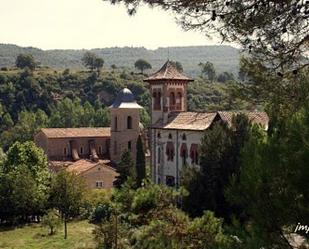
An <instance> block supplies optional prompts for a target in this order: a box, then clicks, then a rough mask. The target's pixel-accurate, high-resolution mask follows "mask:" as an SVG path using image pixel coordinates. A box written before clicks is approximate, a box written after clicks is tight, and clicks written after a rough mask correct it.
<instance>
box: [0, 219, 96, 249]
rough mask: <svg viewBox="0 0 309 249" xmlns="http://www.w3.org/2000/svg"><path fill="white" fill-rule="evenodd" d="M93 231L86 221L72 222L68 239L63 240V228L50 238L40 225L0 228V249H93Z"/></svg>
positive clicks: (45, 229) (69, 226)
mask: <svg viewBox="0 0 309 249" xmlns="http://www.w3.org/2000/svg"><path fill="white" fill-rule="evenodd" d="M93 229H94V225H91V224H89V223H88V222H87V221H72V222H70V223H69V224H68V238H67V239H66V240H65V239H64V238H63V235H64V234H63V226H61V227H59V229H58V230H57V232H56V234H55V235H52V236H50V235H48V232H49V231H48V229H47V228H43V227H42V226H41V225H40V224H31V225H27V226H24V227H22V228H16V229H14V228H12V229H11V230H8V229H6V228H5V229H1V228H0V249H56V248H66V249H94V248H95V247H96V244H95V241H94V240H93V237H94V236H93V234H92V231H93Z"/></svg>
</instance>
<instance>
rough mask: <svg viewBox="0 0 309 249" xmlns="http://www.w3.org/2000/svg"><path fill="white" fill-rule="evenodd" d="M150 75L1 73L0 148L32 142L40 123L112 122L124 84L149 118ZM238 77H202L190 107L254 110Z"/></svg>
mask: <svg viewBox="0 0 309 249" xmlns="http://www.w3.org/2000/svg"><path fill="white" fill-rule="evenodd" d="M145 77H146V75H142V74H139V73H134V72H133V71H130V70H128V69H120V68H118V69H113V70H111V69H109V70H106V69H105V70H102V71H101V72H100V73H98V72H91V71H86V70H83V71H78V72H70V70H68V69H66V70H54V69H42V68H41V69H36V70H34V71H31V70H29V69H24V70H14V69H8V71H1V72H0V124H1V125H0V146H2V147H3V148H4V149H7V148H8V146H9V145H11V144H12V143H13V142H14V141H26V140H32V138H33V135H34V133H35V132H36V131H37V130H38V129H39V128H41V127H86V126H109V112H108V110H107V107H108V106H109V105H110V104H111V103H112V101H113V100H114V99H115V97H116V95H117V93H118V92H119V91H120V90H121V89H122V88H124V87H128V88H129V89H131V90H132V92H133V93H134V95H135V96H136V99H137V101H138V103H139V104H140V105H142V106H144V107H145V111H143V112H142V113H141V114H142V116H141V119H142V122H143V123H144V125H146V126H147V123H148V122H149V110H148V108H149V101H150V96H149V92H148V89H147V84H145V83H144V82H143V79H144V78H145ZM234 85H235V83H234V81H233V80H231V81H228V82H226V83H219V82H210V81H208V80H206V79H204V78H201V77H198V78H196V80H195V81H194V82H192V83H190V86H189V88H188V108H189V110H194V111H197V110H200V111H212V110H231V109H244V108H250V106H249V105H250V104H249V103H247V102H243V101H240V100H239V99H238V98H236V97H235V96H234V95H233V86H234Z"/></svg>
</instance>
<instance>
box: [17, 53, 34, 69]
mask: <svg viewBox="0 0 309 249" xmlns="http://www.w3.org/2000/svg"><path fill="white" fill-rule="evenodd" d="M15 65H16V67H18V68H22V69H23V68H26V67H27V68H29V69H30V70H34V69H35V67H36V65H37V63H36V62H35V60H34V58H33V56H32V55H31V54H19V55H18V56H17V58H16V61H15Z"/></svg>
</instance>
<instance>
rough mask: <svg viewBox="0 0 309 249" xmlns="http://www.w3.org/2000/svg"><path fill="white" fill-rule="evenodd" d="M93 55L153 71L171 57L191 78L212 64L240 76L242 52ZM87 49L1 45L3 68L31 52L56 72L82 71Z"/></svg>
mask: <svg viewBox="0 0 309 249" xmlns="http://www.w3.org/2000/svg"><path fill="white" fill-rule="evenodd" d="M91 51H92V52H93V53H95V54H97V55H98V56H100V57H102V58H103V59H104V61H105V65H106V66H108V67H109V66H111V65H113V64H114V65H116V66H117V67H127V68H130V69H133V68H134V62H135V61H136V60H137V59H140V58H142V59H145V60H147V61H149V63H150V64H151V65H152V68H153V69H152V71H153V70H156V69H158V68H159V67H160V66H162V65H163V63H164V62H165V61H166V60H167V58H168V57H169V58H170V59H171V60H174V61H180V62H181V63H182V65H183V67H184V70H185V72H186V73H187V74H188V75H190V76H194V77H195V76H197V75H198V74H199V73H200V68H199V66H198V64H199V63H200V62H202V63H205V62H206V61H211V62H212V63H213V64H214V66H215V69H216V71H217V72H219V73H220V72H224V71H227V72H231V73H233V74H234V75H237V74H238V64H239V56H240V55H239V53H240V50H238V49H236V48H233V47H231V46H190V47H170V48H158V49H156V50H148V49H145V48H143V47H139V48H134V47H124V48H118V47H115V48H102V49H100V48H98V49H92V50H91ZM85 52H86V50H41V49H38V48H32V47H27V48H23V47H19V46H16V45H10V44H0V67H6V66H13V65H14V64H15V60H16V57H17V55H18V54H21V53H26V54H27V53H29V54H32V55H33V56H34V58H35V59H36V60H37V61H39V62H40V63H41V65H42V66H48V67H51V68H56V69H65V68H70V69H81V68H83V65H82V63H81V58H82V56H83V54H84V53H85Z"/></svg>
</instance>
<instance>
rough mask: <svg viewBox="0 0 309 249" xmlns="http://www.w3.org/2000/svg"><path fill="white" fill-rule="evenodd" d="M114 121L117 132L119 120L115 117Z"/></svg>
mask: <svg viewBox="0 0 309 249" xmlns="http://www.w3.org/2000/svg"><path fill="white" fill-rule="evenodd" d="M114 121H115V123H114V130H115V131H117V130H118V118H117V117H115V119H114Z"/></svg>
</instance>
